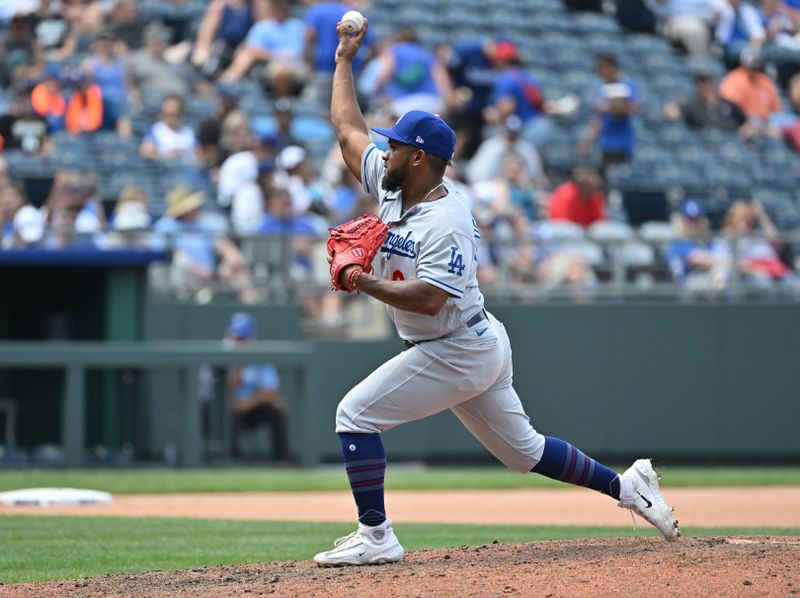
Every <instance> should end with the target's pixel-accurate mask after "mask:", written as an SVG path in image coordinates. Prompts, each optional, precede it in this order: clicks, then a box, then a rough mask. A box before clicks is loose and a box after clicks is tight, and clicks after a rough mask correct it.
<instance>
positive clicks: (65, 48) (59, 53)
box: [35, 0, 78, 62]
mask: <svg viewBox="0 0 800 598" xmlns="http://www.w3.org/2000/svg"><path fill="white" fill-rule="evenodd" d="M67 8H69V7H65V6H64V4H63V3H61V2H52V1H51V0H41V2H40V3H39V10H38V11H37V13H36V27H35V33H36V42H37V44H38V46H39V48H41V50H42V52H43V53H44V58H45V60H47V61H48V62H62V61H64V60H67V59H68V58H70V57H71V56H72V55H73V54H74V53H75V49H76V48H77V47H78V29H77V27H75V26H73V24H72V23H71V22H70V21H71V19H69V18H68V17H67V14H68V13H72V15H74V13H75V11H74V10H72V11H69V10H65V9H67ZM73 18H74V16H73Z"/></svg>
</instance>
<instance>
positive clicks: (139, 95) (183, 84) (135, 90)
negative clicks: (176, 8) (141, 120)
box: [127, 21, 208, 108]
mask: <svg viewBox="0 0 800 598" xmlns="http://www.w3.org/2000/svg"><path fill="white" fill-rule="evenodd" d="M143 37H144V47H143V48H141V49H140V50H136V51H135V52H133V53H131V54H130V55H129V56H128V61H127V69H128V73H129V75H130V83H131V88H130V90H129V94H130V99H131V101H132V102H133V104H134V106H136V107H137V108H138V107H141V106H142V100H143V98H147V99H148V100H158V99H163V98H165V97H166V96H168V95H175V96H178V97H181V98H185V97H188V96H189V95H190V94H191V93H192V91H193V89H195V88H197V91H198V93H201V94H207V93H208V91H207V89H206V88H207V86H205V87H204V86H203V84H202V83H201V82H200V81H199V80H198V79H197V75H196V74H195V73H194V71H193V69H192V68H191V67H190V66H189V65H188V64H174V63H172V62H169V61H168V60H166V58H164V52H165V50H166V49H167V43H168V41H169V39H170V33H169V30H168V29H167V28H166V27H164V26H163V25H162V24H161V23H159V22H158V21H154V22H152V23H150V24H149V25H147V27H145V29H144V33H143Z"/></svg>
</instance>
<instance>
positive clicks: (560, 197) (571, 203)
mask: <svg viewBox="0 0 800 598" xmlns="http://www.w3.org/2000/svg"><path fill="white" fill-rule="evenodd" d="M547 210H548V216H549V217H550V219H551V220H568V221H570V222H574V223H576V224H580V225H581V226H583V227H584V228H585V227H588V226H589V225H591V224H592V223H593V222H597V221H599V220H606V219H607V215H606V199H605V196H604V194H603V181H602V179H601V178H600V173H599V172H597V170H595V169H594V168H591V167H588V166H578V167H576V168H575V169H574V170H573V171H572V180H570V181H566V182H565V183H563V184H561V185H560V186H559V187H557V188H556V189H555V191H553V194H552V195H551V196H550V201H549V202H548V207H547Z"/></svg>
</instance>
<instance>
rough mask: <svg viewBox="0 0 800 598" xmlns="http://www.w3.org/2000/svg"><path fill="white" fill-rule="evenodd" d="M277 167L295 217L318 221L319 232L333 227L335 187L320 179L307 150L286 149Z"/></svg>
mask: <svg viewBox="0 0 800 598" xmlns="http://www.w3.org/2000/svg"><path fill="white" fill-rule="evenodd" d="M275 165H276V166H277V167H278V172H277V173H276V184H278V185H281V186H284V187H286V189H287V190H288V191H289V193H290V195H291V197H292V209H293V210H294V212H295V214H306V215H307V216H309V217H310V218H312V220H313V221H316V222H317V226H318V231H319V233H320V234H322V233H324V232H325V230H326V229H327V227H328V226H329V224H330V223H329V222H327V216H328V211H329V205H330V199H331V188H330V184H328V183H326V182H325V181H324V180H322V179H321V178H319V177H318V176H317V172H316V169H315V167H314V163H313V162H312V161H311V159H310V156H309V155H308V152H307V151H306V149H305V148H303V147H300V146H298V145H290V146H289V147H286V148H284V149H282V150H281V152H280V153H279V154H278V159H277V160H276V162H275Z"/></svg>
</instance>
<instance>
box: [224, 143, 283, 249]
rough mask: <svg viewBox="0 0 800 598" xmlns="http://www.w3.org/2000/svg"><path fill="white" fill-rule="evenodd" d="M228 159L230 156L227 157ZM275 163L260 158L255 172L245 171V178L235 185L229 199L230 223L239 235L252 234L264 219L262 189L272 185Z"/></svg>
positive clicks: (268, 189) (264, 189)
mask: <svg viewBox="0 0 800 598" xmlns="http://www.w3.org/2000/svg"><path fill="white" fill-rule="evenodd" d="M229 159H230V158H229ZM274 172H275V164H274V162H273V161H272V160H271V159H269V158H261V159H260V160H259V161H258V163H257V164H256V169H255V172H247V173H245V174H246V178H244V177H243V180H242V182H241V183H240V184H239V185H238V186H237V188H236V190H235V191H234V193H233V197H232V199H231V224H232V225H233V230H234V231H235V232H236V233H237V234H239V235H254V234H256V233H258V232H259V228H260V226H261V224H262V221H263V219H264V191H267V192H268V193H269V192H270V190H271V187H272V180H273V179H272V175H273V173H274Z"/></svg>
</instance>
